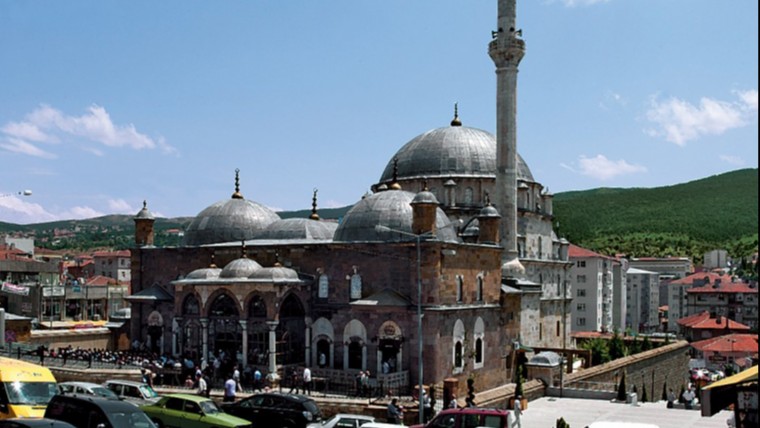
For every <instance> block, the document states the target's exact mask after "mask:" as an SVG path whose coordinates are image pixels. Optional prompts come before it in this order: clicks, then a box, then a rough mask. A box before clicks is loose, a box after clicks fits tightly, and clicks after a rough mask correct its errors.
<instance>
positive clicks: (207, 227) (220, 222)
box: [184, 170, 280, 245]
mask: <svg viewBox="0 0 760 428" xmlns="http://www.w3.org/2000/svg"><path fill="white" fill-rule="evenodd" d="M237 173H238V171H237V170H236V171H235V193H233V194H232V197H231V198H230V199H226V200H222V201H219V202H216V203H215V204H213V205H210V206H209V207H207V208H206V209H204V210H203V211H201V212H200V213H199V214H198V215H197V216H195V218H194V219H193V221H192V222H190V225H189V226H188V227H187V229H186V230H185V239H184V244H185V245H205V244H217V243H222V242H233V241H238V242H239V241H245V240H248V239H252V238H253V236H254V235H255V234H256V232H258V231H260V230H263V229H264V228H266V227H267V226H269V225H270V224H271V223H273V222H275V221H277V220H279V219H280V216H278V215H277V214H276V213H275V212H274V211H272V210H270V209H269V208H267V207H265V206H263V205H261V204H258V203H256V202H254V201H249V200H247V199H245V198H243V195H242V194H241V193H240V186H239V178H238V174H237Z"/></svg>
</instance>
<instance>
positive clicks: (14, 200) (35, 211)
mask: <svg viewBox="0 0 760 428" xmlns="http://www.w3.org/2000/svg"><path fill="white" fill-rule="evenodd" d="M0 218H2V219H3V221H6V222H9V223H17V224H29V223H42V222H46V221H55V220H60V218H59V217H56V216H55V215H53V214H51V213H49V212H47V211H45V209H44V208H42V205H39V204H35V203H29V202H25V201H23V200H21V198H18V197H16V196H10V197H0Z"/></svg>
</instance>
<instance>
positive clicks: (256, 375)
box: [253, 367, 261, 391]
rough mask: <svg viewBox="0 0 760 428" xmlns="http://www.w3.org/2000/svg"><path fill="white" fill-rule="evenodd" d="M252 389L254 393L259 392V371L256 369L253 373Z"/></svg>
mask: <svg viewBox="0 0 760 428" xmlns="http://www.w3.org/2000/svg"><path fill="white" fill-rule="evenodd" d="M253 389H255V390H256V391H260V390H261V370H259V368H258V367H257V368H256V370H255V371H254V372H253Z"/></svg>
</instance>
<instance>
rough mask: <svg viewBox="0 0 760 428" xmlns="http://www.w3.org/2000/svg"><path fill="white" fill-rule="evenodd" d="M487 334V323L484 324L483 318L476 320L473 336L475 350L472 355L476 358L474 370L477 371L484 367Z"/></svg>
mask: <svg viewBox="0 0 760 428" xmlns="http://www.w3.org/2000/svg"><path fill="white" fill-rule="evenodd" d="M485 332H486V325H485V322H483V318H481V317H478V318H477V319H476V320H475V328H474V329H473V331H472V336H473V338H474V339H475V340H474V343H473V349H472V353H473V354H474V356H475V358H474V361H473V368H475V369H479V368H481V367H483V352H484V351H485V349H484V342H485Z"/></svg>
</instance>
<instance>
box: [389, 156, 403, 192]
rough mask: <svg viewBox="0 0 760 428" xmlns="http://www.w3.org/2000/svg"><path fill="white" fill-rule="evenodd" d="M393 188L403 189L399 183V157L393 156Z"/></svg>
mask: <svg viewBox="0 0 760 428" xmlns="http://www.w3.org/2000/svg"><path fill="white" fill-rule="evenodd" d="M390 188H391V189H393V190H401V185H400V184H398V157H394V158H393V182H392V183H391V186H390Z"/></svg>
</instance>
